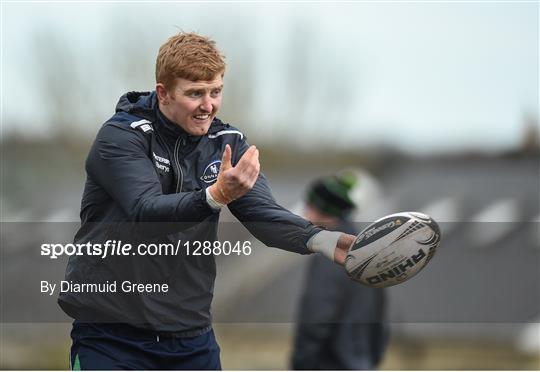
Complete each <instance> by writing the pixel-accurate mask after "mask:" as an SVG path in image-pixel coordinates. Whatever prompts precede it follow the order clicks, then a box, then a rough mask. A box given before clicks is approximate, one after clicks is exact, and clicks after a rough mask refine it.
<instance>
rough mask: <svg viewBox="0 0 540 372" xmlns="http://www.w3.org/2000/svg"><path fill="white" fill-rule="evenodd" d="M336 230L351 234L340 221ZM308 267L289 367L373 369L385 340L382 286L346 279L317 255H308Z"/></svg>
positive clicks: (348, 227) (352, 228) (351, 227)
mask: <svg viewBox="0 0 540 372" xmlns="http://www.w3.org/2000/svg"><path fill="white" fill-rule="evenodd" d="M336 230H338V231H343V232H346V233H349V234H355V228H354V226H353V225H352V224H351V223H349V222H346V221H343V222H341V224H340V225H339V226H337V227H336ZM308 265H309V266H308V272H307V276H306V280H305V287H304V292H303V295H302V298H301V302H300V307H299V310H298V315H297V327H296V335H295V340H294V349H293V353H292V358H291V359H292V360H291V363H292V366H291V368H292V369H295V370H366V369H376V368H377V365H378V364H379V362H380V361H381V358H382V356H383V353H384V350H385V348H386V344H387V342H388V329H387V325H386V324H384V308H385V303H384V302H385V300H384V293H383V290H382V289H377V288H369V287H366V286H363V285H361V284H359V283H357V282H355V281H353V280H351V279H350V278H349V277H347V275H344V273H343V268H342V267H340V266H339V265H336V264H334V263H332V262H330V261H329V260H327V259H325V258H324V257H322V256H321V255H313V256H312V257H310V258H309V264H308Z"/></svg>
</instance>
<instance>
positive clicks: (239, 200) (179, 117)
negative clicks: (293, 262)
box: [59, 33, 354, 370]
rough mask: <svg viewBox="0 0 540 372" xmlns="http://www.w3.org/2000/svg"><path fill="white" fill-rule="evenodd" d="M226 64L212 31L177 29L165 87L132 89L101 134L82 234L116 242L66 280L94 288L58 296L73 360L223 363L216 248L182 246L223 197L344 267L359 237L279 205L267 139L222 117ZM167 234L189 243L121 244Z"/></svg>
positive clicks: (262, 236)
mask: <svg viewBox="0 0 540 372" xmlns="http://www.w3.org/2000/svg"><path fill="white" fill-rule="evenodd" d="M224 72H225V63H224V59H223V56H222V55H221V54H220V52H219V51H218V50H217V48H216V46H215V43H214V42H213V41H212V40H210V39H208V38H206V37H203V36H200V35H197V34H193V33H180V34H178V35H176V36H173V37H171V38H170V39H169V40H167V42H165V44H163V45H162V46H161V48H160V50H159V53H158V57H157V61H156V88H155V91H153V92H146V93H138V92H130V93H127V94H125V95H124V96H122V97H121V98H120V101H119V102H118V105H117V107H116V113H115V114H114V115H113V116H112V117H111V118H110V119H109V120H108V121H107V122H106V123H105V124H104V125H103V126H102V128H101V129H100V131H99V132H98V134H97V137H96V139H95V141H94V143H93V145H92V148H91V150H90V153H89V155H88V159H87V161H86V172H87V180H86V185H85V189H84V194H83V198H82V203H81V221H82V224H81V227H80V229H79V231H78V232H77V234H76V236H75V242H76V243H81V244H87V243H91V244H94V245H95V244H98V243H100V244H102V245H103V246H105V245H106V244H107V242H108V243H109V246H114V249H112V251H111V250H110V251H109V253H111V254H109V255H108V257H105V258H101V257H99V256H93V255H90V254H86V255H81V256H72V257H70V261H69V263H68V267H67V270H66V280H67V281H70V282H72V283H74V284H80V286H79V287H80V288H85V286H83V284H86V288H87V289H86V290H84V291H69V292H65V293H61V295H60V297H59V304H60V306H61V307H62V309H63V310H64V311H65V312H66V313H67V314H68V315H70V316H71V317H73V318H74V319H75V322H74V325H73V330H72V333H71V335H72V339H73V344H72V348H71V365H72V367H73V368H74V369H79V368H81V369H191V370H199V369H220V368H221V364H220V359H219V347H218V345H217V343H216V340H215V338H214V333H213V331H212V326H211V313H210V304H211V301H212V294H213V287H214V279H215V273H216V269H215V261H214V257H213V256H212V255H211V254H210V255H208V254H199V255H195V254H192V253H190V252H189V249H188V248H189V246H185V245H180V244H179V243H182V244H184V242H185V244H191V243H193V246H192V248H195V245H196V243H197V242H198V243H199V244H201V245H202V244H206V243H208V244H210V243H213V242H215V241H216V240H217V223H218V220H219V213H220V210H221V209H222V208H223V207H225V206H227V207H228V208H229V210H230V211H231V212H232V213H233V214H234V215H235V217H236V218H237V219H238V220H240V221H241V222H242V223H243V224H244V225H245V226H246V227H247V228H248V229H249V230H250V232H251V233H252V234H253V235H254V236H255V237H256V238H258V239H259V240H261V241H262V242H263V243H265V244H266V245H269V246H274V247H278V248H282V249H287V250H290V251H294V252H297V253H300V254H309V253H312V252H319V253H321V254H323V255H325V256H326V257H328V258H329V259H330V260H333V261H335V262H336V263H338V264H343V262H344V259H345V256H346V253H347V250H348V248H349V247H350V245H351V244H352V242H353V241H354V236H352V235H348V234H341V233H335V232H328V231H322V230H321V229H320V228H318V227H315V226H313V225H312V224H310V223H309V222H307V221H305V220H304V219H302V218H300V217H298V216H296V215H294V214H292V213H290V212H289V211H287V210H286V209H284V208H282V207H281V206H279V205H278V204H277V203H276V202H275V200H274V198H273V197H272V195H271V193H270V189H269V187H268V184H267V181H266V179H265V177H264V175H263V174H262V173H259V171H260V164H259V152H258V150H257V148H256V147H255V146H249V145H248V144H247V142H246V138H245V136H244V135H243V134H242V132H240V131H239V130H238V129H237V128H234V127H232V126H230V125H228V124H224V123H223V122H221V121H220V120H219V119H218V118H217V117H216V114H217V112H218V110H219V108H220V106H221V97H222V89H223V76H224ZM190 242H191V243H190ZM162 243H171V244H170V245H171V246H176V247H181V248H182V249H181V250H180V251H176V252H175V253H174V254H173V255H170V254H169V255H153V256H149V255H144V254H141V252H138V251H136V250H130V249H127V250H126V249H124V248H122V247H125V246H126V244H131V246H132V247H139V246H140V245H141V244H144V245H145V246H150V245H151V244H154V245H155V246H157V245H158V244H162ZM126 252H127V253H126ZM112 253H114V254H112ZM169 253H170V252H169ZM126 282H127V283H129V285H131V284H134V285H135V287H133V288H134V290H130V288H132V287H130V286H128V290H127V291H126V290H124V283H126ZM140 286H142V287H140ZM147 286H150V287H149V289H148V290H147ZM88 288H92V289H91V290H90V289H88Z"/></svg>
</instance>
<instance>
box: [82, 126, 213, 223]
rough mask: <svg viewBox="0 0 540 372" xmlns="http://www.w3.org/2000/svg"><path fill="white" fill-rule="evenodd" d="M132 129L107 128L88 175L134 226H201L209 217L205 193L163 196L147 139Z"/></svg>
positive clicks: (98, 140)
mask: <svg viewBox="0 0 540 372" xmlns="http://www.w3.org/2000/svg"><path fill="white" fill-rule="evenodd" d="M142 136H144V135H143V134H142V133H140V132H138V131H135V130H132V129H131V128H121V127H118V126H116V125H111V124H108V125H104V126H103V127H102V128H101V130H100V131H99V133H98V135H97V137H96V140H95V142H94V144H93V146H92V148H91V150H90V153H89V155H88V159H87V161H86V172H87V174H88V176H89V177H91V178H92V179H93V180H94V181H95V182H96V183H97V184H98V185H99V186H101V187H102V188H103V189H104V190H105V191H106V192H107V193H108V194H109V195H110V197H111V198H112V199H114V201H115V202H116V203H118V204H119V205H120V207H121V208H122V209H123V210H124V212H125V213H126V214H127V216H128V219H129V220H130V221H133V222H188V223H189V222H192V223H193V222H199V221H202V220H204V219H205V218H206V217H208V216H210V215H211V214H212V213H214V212H213V211H212V209H211V208H210V207H209V206H208V204H207V203H206V195H205V193H204V190H201V191H193V192H181V193H177V194H163V192H162V187H161V183H160V182H159V179H158V175H157V173H156V170H155V169H154V166H153V164H152V161H151V159H150V158H149V157H148V153H149V150H148V148H147V146H148V144H147V141H146V139H144V138H143V137H142Z"/></svg>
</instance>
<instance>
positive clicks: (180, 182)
mask: <svg viewBox="0 0 540 372" xmlns="http://www.w3.org/2000/svg"><path fill="white" fill-rule="evenodd" d="M183 145H184V139H183V138H182V137H178V139H177V140H176V143H175V144H174V162H175V163H176V170H177V173H179V174H180V178H178V179H177V180H176V192H177V193H178V192H181V191H182V186H183V184H184V172H182V167H181V166H180V159H179V158H178V153H179V150H180V146H183Z"/></svg>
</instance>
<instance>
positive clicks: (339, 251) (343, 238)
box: [334, 233, 356, 266]
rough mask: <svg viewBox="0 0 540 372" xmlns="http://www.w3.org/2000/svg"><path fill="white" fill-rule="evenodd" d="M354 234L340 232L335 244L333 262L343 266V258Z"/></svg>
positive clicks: (354, 237) (353, 239) (352, 240)
mask: <svg viewBox="0 0 540 372" xmlns="http://www.w3.org/2000/svg"><path fill="white" fill-rule="evenodd" d="M355 239H356V236H354V235H350V234H345V233H343V234H341V235H340V237H339V239H338V242H337V245H336V250H335V251H334V262H335V263H338V264H340V265H341V266H343V265H344V264H345V258H347V253H348V252H349V248H351V245H352V244H353V243H354V241H355Z"/></svg>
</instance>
